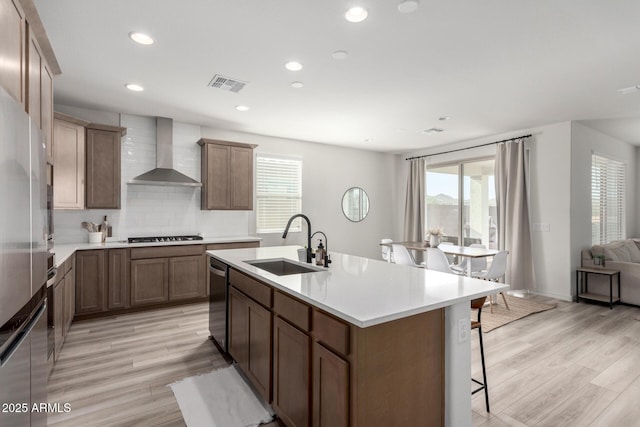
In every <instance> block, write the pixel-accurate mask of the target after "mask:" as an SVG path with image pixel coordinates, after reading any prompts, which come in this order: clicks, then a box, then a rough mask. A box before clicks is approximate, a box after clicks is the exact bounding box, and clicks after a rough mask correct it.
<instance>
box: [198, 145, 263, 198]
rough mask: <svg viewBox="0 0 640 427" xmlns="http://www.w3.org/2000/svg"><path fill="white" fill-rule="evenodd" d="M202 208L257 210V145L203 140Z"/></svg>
mask: <svg viewBox="0 0 640 427" xmlns="http://www.w3.org/2000/svg"><path fill="white" fill-rule="evenodd" d="M198 144H199V145H200V146H201V147H202V209H203V210H252V209H253V149H254V148H255V147H257V145H253V144H242V143H239V142H231V141H216V140H212V139H205V138H202V139H200V140H199V141H198Z"/></svg>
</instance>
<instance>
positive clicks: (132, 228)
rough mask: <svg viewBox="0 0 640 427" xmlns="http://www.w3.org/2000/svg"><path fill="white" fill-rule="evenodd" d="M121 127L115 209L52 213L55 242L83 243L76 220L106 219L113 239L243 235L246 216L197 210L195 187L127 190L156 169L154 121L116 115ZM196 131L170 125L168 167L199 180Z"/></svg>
mask: <svg viewBox="0 0 640 427" xmlns="http://www.w3.org/2000/svg"><path fill="white" fill-rule="evenodd" d="M120 126H123V127H126V128H127V135H126V136H125V137H123V138H122V187H121V191H122V194H121V209H120V210H99V209H91V210H56V211H54V224H55V239H56V243H76V242H86V241H88V234H87V231H86V230H84V229H83V228H82V227H81V225H80V224H81V223H82V221H92V222H96V223H99V222H101V221H102V218H103V217H104V215H107V217H108V220H109V223H110V225H111V226H112V227H113V237H114V238H116V239H117V240H125V239H126V238H127V237H135V236H161V235H179V234H198V233H202V234H203V235H204V236H206V237H228V236H246V235H247V234H248V230H249V212H247V211H202V210H200V193H201V191H200V188H197V187H195V188H194V187H177V186H176V187H173V186H172V187H162V186H150V185H127V181H129V179H131V178H133V177H135V176H137V175H140V174H142V173H144V172H146V171H148V170H150V169H153V168H155V166H156V120H155V117H142V116H134V115H125V114H122V115H121V116H120ZM200 137H201V129H200V126H196V125H188V124H182V123H177V122H174V126H173V144H174V146H173V167H174V169H176V170H178V171H180V172H182V173H184V174H185V175H187V176H189V177H191V178H194V179H196V180H198V181H200V146H199V145H198V144H197V143H196V142H197V141H198V140H199V139H200Z"/></svg>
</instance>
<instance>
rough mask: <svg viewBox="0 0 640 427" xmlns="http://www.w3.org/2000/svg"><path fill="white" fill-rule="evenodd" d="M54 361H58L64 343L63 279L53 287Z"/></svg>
mask: <svg viewBox="0 0 640 427" xmlns="http://www.w3.org/2000/svg"><path fill="white" fill-rule="evenodd" d="M53 286H54V288H53V310H54V311H53V339H54V349H53V351H54V360H58V356H59V355H60V350H62V344H63V342H64V312H65V310H64V287H65V283H64V279H61V280H60V281H59V282H58V283H56V284H55V285H53Z"/></svg>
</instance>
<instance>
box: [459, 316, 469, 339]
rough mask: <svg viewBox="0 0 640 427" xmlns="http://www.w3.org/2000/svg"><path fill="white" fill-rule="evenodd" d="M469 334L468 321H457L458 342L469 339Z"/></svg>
mask: <svg viewBox="0 0 640 427" xmlns="http://www.w3.org/2000/svg"><path fill="white" fill-rule="evenodd" d="M470 332H471V323H470V321H469V319H460V320H458V342H460V343H462V342H465V341H467V340H468V339H469V333H470Z"/></svg>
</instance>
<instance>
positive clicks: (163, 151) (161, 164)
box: [127, 117, 202, 187]
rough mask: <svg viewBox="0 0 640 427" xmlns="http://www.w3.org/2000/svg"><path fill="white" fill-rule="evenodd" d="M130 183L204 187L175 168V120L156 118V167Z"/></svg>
mask: <svg viewBox="0 0 640 427" xmlns="http://www.w3.org/2000/svg"><path fill="white" fill-rule="evenodd" d="M127 184H130V185H165V186H168V185H171V186H182V187H202V183H200V182H198V181H196V180H195V179H192V178H189V177H188V176H186V175H185V174H183V173H180V172H178V171H177V170H175V169H173V120H172V119H167V118H165V117H157V118H156V168H155V169H151V170H150V171H148V172H145V173H143V174H142V175H138V176H136V177H135V178H131V179H130V180H129V181H128V182H127Z"/></svg>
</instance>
